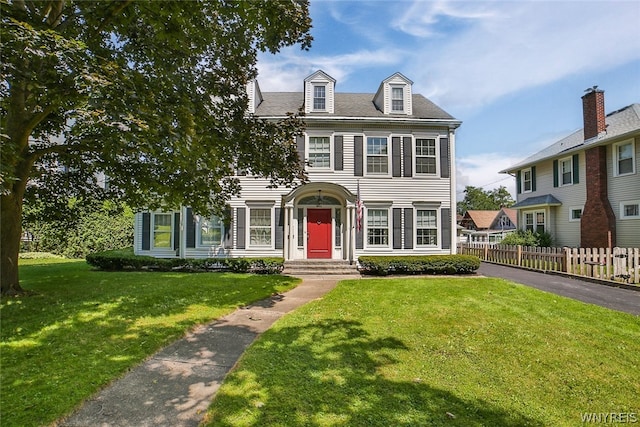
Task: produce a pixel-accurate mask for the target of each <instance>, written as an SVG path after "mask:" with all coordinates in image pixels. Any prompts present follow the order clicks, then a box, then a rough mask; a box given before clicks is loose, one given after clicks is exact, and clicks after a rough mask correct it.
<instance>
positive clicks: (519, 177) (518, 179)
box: [516, 171, 522, 194]
mask: <svg viewBox="0 0 640 427" xmlns="http://www.w3.org/2000/svg"><path fill="white" fill-rule="evenodd" d="M521 181H522V171H518V172H516V193H517V194H520V193H522V188H521V187H520V184H521Z"/></svg>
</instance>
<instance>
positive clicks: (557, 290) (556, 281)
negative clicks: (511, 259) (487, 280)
mask: <svg viewBox="0 0 640 427" xmlns="http://www.w3.org/2000/svg"><path fill="white" fill-rule="evenodd" d="M478 274H481V275H483V276H488V277H501V278H503V279H507V280H511V281H512V282H516V283H521V284H523V285H527V286H531V287H533V288H536V289H540V290H542V291H546V292H551V293H554V294H557V295H562V296H565V297H569V298H573V299H576V300H579V301H582V302H586V303H590V304H596V305H599V306H602V307H607V308H610V309H612V310H618V311H623V312H625V313H630V314H635V315H636V316H639V315H640V290H633V289H623V288H616V287H613V286H607V285H604V284H601V283H593V282H588V281H583V280H578V279H574V278H571V277H566V276H562V275H558V274H551V273H542V272H536V271H529V270H523V269H520V268H514V267H507V266H504V265H498V264H490V263H486V262H483V263H482V264H481V265H480V268H479V269H478Z"/></svg>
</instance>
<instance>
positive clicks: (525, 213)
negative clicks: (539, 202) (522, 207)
mask: <svg viewBox="0 0 640 427" xmlns="http://www.w3.org/2000/svg"><path fill="white" fill-rule="evenodd" d="M541 212H542V213H543V214H544V223H543V224H542V227H543V231H544V232H546V231H547V217H548V215H547V211H546V210H545V209H536V210H531V211H524V212H522V229H523V230H525V231H526V230H527V220H526V218H527V214H533V230H532V231H533V232H536V231H537V226H538V225H539V224H538V223H537V222H536V218H537V214H539V213H541Z"/></svg>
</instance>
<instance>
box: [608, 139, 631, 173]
mask: <svg viewBox="0 0 640 427" xmlns="http://www.w3.org/2000/svg"><path fill="white" fill-rule="evenodd" d="M613 150H614V162H615V164H614V169H615V171H614V173H615V175H616V176H620V175H629V174H633V173H635V172H636V159H635V147H634V143H633V141H624V142H621V143H619V144H615V145H614V146H613Z"/></svg>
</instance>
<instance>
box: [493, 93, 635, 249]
mask: <svg viewBox="0 0 640 427" xmlns="http://www.w3.org/2000/svg"><path fill="white" fill-rule="evenodd" d="M582 105H583V117H584V128H583V129H580V130H578V131H576V132H574V133H573V134H571V135H569V136H567V137H566V138H563V139H561V140H559V141H557V142H556V143H554V144H552V145H551V146H549V147H547V148H545V149H544V150H542V151H540V152H538V153H536V154H534V155H533V156H531V157H529V158H527V159H525V160H524V161H522V162H520V163H518V164H517V165H514V166H512V167H510V168H508V169H505V170H503V171H502V173H509V174H511V175H513V176H515V177H516V190H517V203H516V204H515V205H514V206H513V208H515V209H517V210H518V223H519V224H520V228H523V229H529V230H535V231H546V232H549V233H550V234H551V237H552V238H553V242H554V245H557V246H570V247H587V248H606V247H613V246H621V247H636V248H637V247H640V170H639V161H640V104H632V105H629V106H628V107H625V108H622V109H620V110H618V111H615V112H613V113H610V114H608V115H605V109H604V92H603V91H602V90H598V89H597V87H594V88H593V89H589V90H588V91H587V93H586V94H585V95H584V96H583V97H582Z"/></svg>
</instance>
